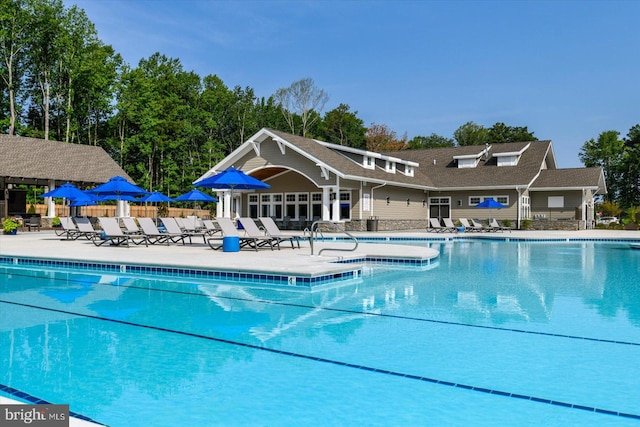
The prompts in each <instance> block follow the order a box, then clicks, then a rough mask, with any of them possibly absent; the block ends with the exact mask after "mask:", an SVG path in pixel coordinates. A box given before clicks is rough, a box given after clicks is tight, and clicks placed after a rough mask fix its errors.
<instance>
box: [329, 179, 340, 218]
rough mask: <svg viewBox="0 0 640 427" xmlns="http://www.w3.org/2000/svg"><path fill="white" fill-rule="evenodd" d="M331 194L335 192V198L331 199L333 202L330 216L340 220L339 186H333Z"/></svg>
mask: <svg viewBox="0 0 640 427" xmlns="http://www.w3.org/2000/svg"><path fill="white" fill-rule="evenodd" d="M333 194H335V198H334V199H333V203H332V204H331V209H332V216H333V220H334V221H340V187H339V186H337V185H336V186H335V187H333Z"/></svg>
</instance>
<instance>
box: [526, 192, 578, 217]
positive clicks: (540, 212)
mask: <svg viewBox="0 0 640 427" xmlns="http://www.w3.org/2000/svg"><path fill="white" fill-rule="evenodd" d="M556 196H564V207H562V208H550V207H549V197H556ZM581 205H582V191H579V190H576V191H566V192H562V193H560V192H554V191H532V192H531V217H532V218H534V219H535V218H541V219H575V217H576V208H580V207H581ZM577 219H581V218H577Z"/></svg>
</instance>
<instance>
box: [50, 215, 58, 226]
mask: <svg viewBox="0 0 640 427" xmlns="http://www.w3.org/2000/svg"><path fill="white" fill-rule="evenodd" d="M51 226H53V227H60V218H59V217H57V216H56V217H54V218H53V219H52V220H51Z"/></svg>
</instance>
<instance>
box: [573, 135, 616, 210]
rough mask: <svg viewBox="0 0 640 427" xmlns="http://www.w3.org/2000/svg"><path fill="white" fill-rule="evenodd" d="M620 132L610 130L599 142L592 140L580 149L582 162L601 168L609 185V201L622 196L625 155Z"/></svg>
mask: <svg viewBox="0 0 640 427" xmlns="http://www.w3.org/2000/svg"><path fill="white" fill-rule="evenodd" d="M619 136H620V132H618V131H615V130H608V131H605V132H602V133H601V134H600V135H599V136H598V139H597V140H594V139H593V138H591V139H590V140H589V141H586V142H585V143H584V144H583V145H582V148H581V149H580V154H579V156H580V161H582V163H583V164H584V165H585V166H586V167H597V166H601V167H602V169H603V172H604V179H605V183H606V185H607V190H608V193H607V196H606V199H607V200H608V201H615V200H617V198H618V196H619V195H620V191H621V189H620V183H621V182H620V179H619V178H620V173H619V170H620V164H621V161H622V159H623V154H624V141H623V140H621V139H620V138H619Z"/></svg>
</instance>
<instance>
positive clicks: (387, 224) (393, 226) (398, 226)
mask: <svg viewBox="0 0 640 427" xmlns="http://www.w3.org/2000/svg"><path fill="white" fill-rule="evenodd" d="M377 221H378V231H400V230H426V228H427V224H428V223H429V221H427V220H426V219H379V220H377ZM344 224H345V229H346V230H347V231H367V220H366V219H363V220H359V219H356V220H351V221H349V222H345V223H344Z"/></svg>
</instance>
